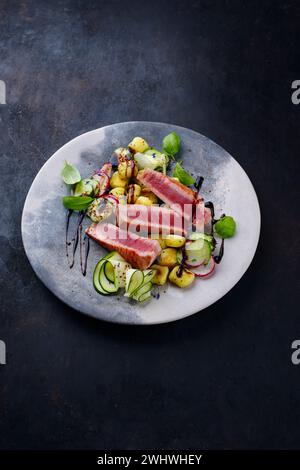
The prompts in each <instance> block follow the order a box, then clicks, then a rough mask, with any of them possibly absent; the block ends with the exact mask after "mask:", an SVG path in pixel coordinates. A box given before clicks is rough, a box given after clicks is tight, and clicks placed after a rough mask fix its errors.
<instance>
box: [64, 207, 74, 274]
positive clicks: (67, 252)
mask: <svg viewBox="0 0 300 470" xmlns="http://www.w3.org/2000/svg"><path fill="white" fill-rule="evenodd" d="M72 213H73V211H72V210H71V209H68V210H67V217H66V236H65V244H66V256H67V260H68V264H69V265H70V262H69V250H68V247H69V246H70V245H71V242H69V241H68V232H69V225H70V218H71V215H72Z"/></svg>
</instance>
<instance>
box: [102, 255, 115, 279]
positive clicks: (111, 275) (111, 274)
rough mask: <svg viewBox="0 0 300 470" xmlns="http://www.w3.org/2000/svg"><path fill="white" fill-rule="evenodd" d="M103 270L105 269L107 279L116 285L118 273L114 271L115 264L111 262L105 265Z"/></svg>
mask: <svg viewBox="0 0 300 470" xmlns="http://www.w3.org/2000/svg"><path fill="white" fill-rule="evenodd" d="M103 269H104V273H105V276H106V278H107V279H108V280H109V281H110V282H113V283H114V282H115V278H116V273H115V269H114V265H113V263H112V262H111V261H110V260H109V262H108V263H104V266H103Z"/></svg>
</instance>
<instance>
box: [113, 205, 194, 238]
mask: <svg viewBox="0 0 300 470" xmlns="http://www.w3.org/2000/svg"><path fill="white" fill-rule="evenodd" d="M118 225H119V227H120V228H122V229H125V230H127V229H128V230H130V231H131V232H135V233H140V232H144V233H148V234H152V235H161V236H163V237H164V236H167V235H170V234H172V235H173V234H174V235H184V236H185V235H186V233H187V230H186V228H185V227H184V220H183V218H182V217H181V215H180V214H178V213H176V212H174V211H172V210H171V209H168V208H166V207H160V206H143V205H140V204H127V205H123V204H119V206H118Z"/></svg>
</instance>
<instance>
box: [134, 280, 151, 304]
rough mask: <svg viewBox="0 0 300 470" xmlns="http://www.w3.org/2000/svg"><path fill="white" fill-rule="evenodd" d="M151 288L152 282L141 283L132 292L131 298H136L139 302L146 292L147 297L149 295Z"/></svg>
mask: <svg viewBox="0 0 300 470" xmlns="http://www.w3.org/2000/svg"><path fill="white" fill-rule="evenodd" d="M151 289H152V283H151V282H146V284H143V285H142V286H141V287H139V289H137V290H136V291H135V292H134V294H133V295H132V298H133V299H134V300H138V301H139V302H142V300H141V299H144V297H145V294H148V295H149V297H150V295H151Z"/></svg>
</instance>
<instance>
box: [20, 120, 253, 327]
mask: <svg viewBox="0 0 300 470" xmlns="http://www.w3.org/2000/svg"><path fill="white" fill-rule="evenodd" d="M122 124H125V125H126V124H132V125H137V124H144V125H148V124H150V125H151V124H152V125H153V124H154V125H158V126H159V125H164V126H169V127H170V128H172V127H176V128H177V129H183V130H185V131H186V130H188V131H189V132H192V133H193V134H195V135H197V136H199V135H200V136H201V137H203V138H205V139H207V140H209V141H210V142H212V143H213V144H214V145H215V146H216V147H218V148H220V149H221V150H222V152H226V154H228V155H229V156H230V158H232V159H233V160H234V161H235V163H236V164H237V165H238V167H239V170H241V171H242V173H244V175H245V176H246V178H247V179H248V181H249V183H250V186H251V188H252V191H253V194H254V196H255V199H256V203H257V209H258V216H259V218H258V221H257V226H258V230H257V237H256V241H255V245H254V246H255V248H254V249H253V254H252V256H251V258H250V260H249V261H248V263H247V265H246V268H245V269H244V271H243V273H242V274H241V275H238V276H237V279H235V281H234V283H233V284H232V286H231V288H230V289H229V290H228V291H227V292H225V294H224V293H222V294H221V295H220V296H217V297H216V299H215V300H214V301H213V302H208V303H207V305H205V306H204V307H202V308H201V309H200V310H197V311H195V312H192V313H187V314H183V315H181V316H179V317H176V318H171V319H167V320H161V321H157V320H156V321H147V323H139V322H138V323H136V322H133V321H132V322H130V321H120V320H119V319H118V318H117V319H116V318H112V319H108V318H99V317H97V316H95V315H92V314H91V313H88V312H85V311H83V310H80V309H77V308H76V307H74V306H73V305H71V304H70V303H69V302H68V300H66V299H65V298H62V297H61V295H60V294H58V293H56V292H54V291H53V290H52V289H50V287H48V286H47V284H45V282H44V281H43V280H42V279H41V276H40V275H39V274H38V273H37V272H36V270H35V268H34V266H33V265H32V263H31V259H30V255H29V253H28V251H27V249H26V243H25V241H24V236H23V235H24V232H25V230H24V219H25V216H24V214H25V209H26V205H27V201H28V198H29V193H30V191H31V188H32V186H33V185H34V182H35V180H36V179H37V178H38V176H39V174H40V173H41V172H42V170H43V169H44V168H45V167H46V166H47V164H48V163H49V161H50V160H51V159H52V158H54V157H55V156H56V154H57V153H58V152H60V151H61V150H62V149H66V148H67V147H68V146H69V145H72V144H73V143H74V142H75V141H76V140H77V139H80V138H82V137H83V136H88V134H92V133H95V132H97V131H103V130H105V129H106V128H109V127H112V126H116V125H122ZM260 235H261V210H260V204H259V199H258V197H257V193H256V190H255V188H254V185H253V183H252V181H251V179H250V178H249V176H248V174H247V173H246V171H245V170H244V168H243V167H242V166H241V165H240V163H239V162H238V161H237V160H236V159H235V157H233V156H232V155H231V154H230V153H229V152H228V151H227V150H226V149H224V148H223V147H221V146H220V145H219V144H217V143H216V142H215V141H213V140H212V139H211V138H209V137H207V136H205V135H204V134H201V133H200V132H198V131H196V130H194V129H190V128H188V127H183V126H179V125H177V124H170V123H167V122H162V121H143V120H142V121H120V122H115V123H111V124H107V125H105V126H102V127H98V128H96V129H91V130H89V131H86V132H83V133H81V134H79V135H77V136H75V137H73V138H72V139H71V140H69V141H68V142H66V143H65V144H64V145H62V146H61V147H59V148H58V149H57V150H56V151H55V152H54V153H53V154H52V155H51V156H50V157H49V158H47V160H46V161H45V162H44V163H43V165H42V166H41V167H40V169H39V171H38V172H37V173H36V175H35V177H34V178H33V180H32V182H31V185H30V187H29V189H28V191H27V194H26V197H25V199H24V204H23V209H22V216H21V238H22V244H23V248H24V251H25V254H26V257H27V259H28V261H29V263H30V266H31V268H32V269H33V272H34V273H35V275H36V276H37V278H38V279H39V280H40V281H41V283H42V284H43V285H44V286H45V287H46V288H47V290H48V291H50V292H51V293H52V294H53V295H54V296H55V297H57V298H58V299H59V300H60V301H61V302H63V303H64V304H65V305H67V306H68V307H70V308H71V309H73V310H75V311H76V312H78V313H80V314H81V315H86V316H88V317H90V318H93V319H95V320H100V321H104V322H106V323H114V324H118V325H133V326H152V325H161V324H164V323H172V322H175V321H180V320H183V319H185V318H187V317H190V316H192V315H195V314H196V313H200V312H201V311H203V310H205V309H206V308H208V307H210V306H211V305H214V304H215V303H216V302H218V301H219V300H220V299H222V298H223V297H225V295H227V294H228V293H229V292H230V291H231V290H232V289H233V288H234V287H235V286H236V284H237V283H238V282H239V281H240V280H241V279H242V277H243V276H244V275H245V274H246V272H247V271H248V269H249V267H250V265H251V263H252V261H253V259H254V257H255V254H256V252H257V249H258V245H259V241H260Z"/></svg>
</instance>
